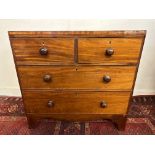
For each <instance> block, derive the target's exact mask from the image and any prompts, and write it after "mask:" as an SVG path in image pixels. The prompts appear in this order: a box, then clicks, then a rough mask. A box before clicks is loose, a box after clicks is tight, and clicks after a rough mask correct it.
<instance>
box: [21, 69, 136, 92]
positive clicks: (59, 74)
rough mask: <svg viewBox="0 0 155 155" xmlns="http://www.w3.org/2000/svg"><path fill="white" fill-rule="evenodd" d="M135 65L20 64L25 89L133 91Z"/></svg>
mask: <svg viewBox="0 0 155 155" xmlns="http://www.w3.org/2000/svg"><path fill="white" fill-rule="evenodd" d="M135 70H136V67H135V66H122V67H120V66H104V67H103V66H98V67H95V66H93V67H92V66H91V67H82V66H79V67H52V66H18V72H19V78H20V81H21V86H22V88H23V89H25V88H26V89H29V88H30V89H33V88H34V89H35V88H37V89H43V88H44V89H55V88H62V89H65V88H66V89H68V88H69V89H103V90H111V89H116V90H131V88H132V83H133V80H134V74H135Z"/></svg>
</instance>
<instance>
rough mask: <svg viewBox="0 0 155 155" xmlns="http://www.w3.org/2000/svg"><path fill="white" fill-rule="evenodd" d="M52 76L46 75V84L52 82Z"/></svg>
mask: <svg viewBox="0 0 155 155" xmlns="http://www.w3.org/2000/svg"><path fill="white" fill-rule="evenodd" d="M51 79H52V78H51V75H48V74H47V75H44V77H43V80H44V81H45V82H50V81H51Z"/></svg>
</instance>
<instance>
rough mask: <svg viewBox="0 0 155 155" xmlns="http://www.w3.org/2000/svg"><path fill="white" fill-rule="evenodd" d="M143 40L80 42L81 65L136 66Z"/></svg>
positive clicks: (79, 60)
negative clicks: (129, 64)
mask: <svg viewBox="0 0 155 155" xmlns="http://www.w3.org/2000/svg"><path fill="white" fill-rule="evenodd" d="M141 44H142V38H135V39H134V38H87V39H79V40H78V62H79V63H96V64H98V63H101V64H102V63H103V64H104V63H116V64H128V63H131V64H132V63H133V64H136V63H137V61H138V57H139V54H140V49H141Z"/></svg>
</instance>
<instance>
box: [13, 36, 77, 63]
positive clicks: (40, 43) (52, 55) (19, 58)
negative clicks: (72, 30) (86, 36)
mask: <svg viewBox="0 0 155 155" xmlns="http://www.w3.org/2000/svg"><path fill="white" fill-rule="evenodd" d="M11 44H12V47H13V51H14V55H15V58H16V63H17V65H30V64H32V65H34V64H73V63H74V39H71V38H68V39H67V38H66V39H64V38H49V39H47V38H33V39H31V38H29V39H27V38H20V39H17V38H14V39H11ZM43 47H45V48H46V49H47V50H48V54H47V55H41V54H40V53H39V50H40V49H41V48H43Z"/></svg>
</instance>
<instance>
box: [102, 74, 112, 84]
mask: <svg viewBox="0 0 155 155" xmlns="http://www.w3.org/2000/svg"><path fill="white" fill-rule="evenodd" d="M103 81H104V82H106V83H108V82H110V81H111V77H110V76H109V75H105V76H104V77H103Z"/></svg>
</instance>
